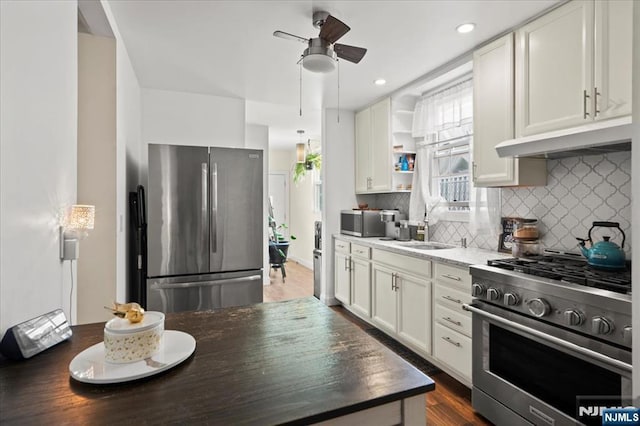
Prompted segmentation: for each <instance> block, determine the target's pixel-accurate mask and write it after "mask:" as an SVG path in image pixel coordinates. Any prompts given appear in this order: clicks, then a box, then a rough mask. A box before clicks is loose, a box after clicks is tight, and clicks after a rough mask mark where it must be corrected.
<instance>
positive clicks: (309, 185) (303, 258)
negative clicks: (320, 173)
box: [289, 151, 322, 269]
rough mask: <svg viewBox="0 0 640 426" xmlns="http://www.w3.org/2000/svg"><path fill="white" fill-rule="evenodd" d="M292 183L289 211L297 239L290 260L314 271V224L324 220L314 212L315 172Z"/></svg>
mask: <svg viewBox="0 0 640 426" xmlns="http://www.w3.org/2000/svg"><path fill="white" fill-rule="evenodd" d="M292 153H293V155H292V156H293V161H295V151H292ZM292 176H293V175H292ZM290 183H291V185H290V186H289V187H290V188H291V191H290V194H289V200H290V206H289V211H290V214H291V219H290V222H291V223H290V224H289V225H290V228H291V232H292V233H293V235H295V236H296V238H297V239H296V240H295V241H293V242H292V244H291V247H289V258H290V259H292V260H295V261H296V262H298V263H300V264H301V265H304V266H306V267H307V268H309V269H313V248H314V241H313V237H314V228H313V223H314V222H315V221H316V220H321V219H322V215H321V213H320V212H315V211H314V210H313V201H314V200H313V195H314V182H313V172H311V171H309V172H307V175H306V176H305V177H304V180H302V181H300V182H298V183H294V182H293V179H291V182H290Z"/></svg>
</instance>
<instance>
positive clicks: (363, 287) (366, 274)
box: [351, 257, 371, 318]
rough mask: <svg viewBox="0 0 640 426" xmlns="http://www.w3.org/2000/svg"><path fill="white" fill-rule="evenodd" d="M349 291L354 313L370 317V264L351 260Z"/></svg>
mask: <svg viewBox="0 0 640 426" xmlns="http://www.w3.org/2000/svg"><path fill="white" fill-rule="evenodd" d="M351 283H352V286H351V289H352V294H351V295H352V297H351V300H352V303H351V307H352V308H353V310H354V311H356V312H357V313H358V314H360V315H362V316H364V317H367V318H369V317H371V263H370V262H369V261H367V260H363V259H358V258H357V257H353V258H351Z"/></svg>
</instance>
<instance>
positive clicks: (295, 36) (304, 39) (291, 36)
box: [273, 31, 309, 45]
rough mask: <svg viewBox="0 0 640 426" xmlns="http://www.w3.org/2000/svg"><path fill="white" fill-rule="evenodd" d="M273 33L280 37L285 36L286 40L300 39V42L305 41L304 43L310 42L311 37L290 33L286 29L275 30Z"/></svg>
mask: <svg viewBox="0 0 640 426" xmlns="http://www.w3.org/2000/svg"><path fill="white" fill-rule="evenodd" d="M273 35H274V36H275V37H280V38H283V39H285V40H293V41H299V42H300V43H304V44H307V45H308V44H309V39H308V38H304V37H300V36H297V35H293V34H289V33H285V32H284V31H274V32H273Z"/></svg>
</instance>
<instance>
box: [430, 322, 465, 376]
mask: <svg viewBox="0 0 640 426" xmlns="http://www.w3.org/2000/svg"><path fill="white" fill-rule="evenodd" d="M433 337H434V342H433V349H434V351H433V352H434V353H433V354H434V356H435V357H436V359H438V360H439V361H441V362H443V363H445V364H446V365H448V366H449V367H451V368H453V369H454V370H455V371H457V372H458V373H460V374H461V375H462V376H463V377H464V378H466V379H467V380H468V381H469V383H470V382H471V338H470V337H467V336H464V335H462V334H460V333H458V332H456V331H453V330H451V329H449V328H447V327H445V326H443V325H442V324H439V323H437V322H436V323H435V324H434V327H433Z"/></svg>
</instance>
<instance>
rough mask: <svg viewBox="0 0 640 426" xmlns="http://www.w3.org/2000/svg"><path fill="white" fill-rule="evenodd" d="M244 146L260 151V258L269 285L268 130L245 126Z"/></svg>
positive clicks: (265, 280)
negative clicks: (261, 152) (261, 258)
mask: <svg viewBox="0 0 640 426" xmlns="http://www.w3.org/2000/svg"><path fill="white" fill-rule="evenodd" d="M245 136H246V139H245V146H246V147H247V148H251V149H261V150H262V151H263V157H262V179H263V181H262V194H263V200H262V203H263V205H262V217H263V218H264V221H263V222H262V226H263V228H262V247H263V248H262V250H263V251H262V257H263V269H264V271H263V275H262V283H263V285H268V284H269V250H268V249H267V245H268V244H269V228H268V227H267V216H268V215H269V179H268V176H269V128H268V127H267V126H262V125H259V124H247V126H246V129H245Z"/></svg>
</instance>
